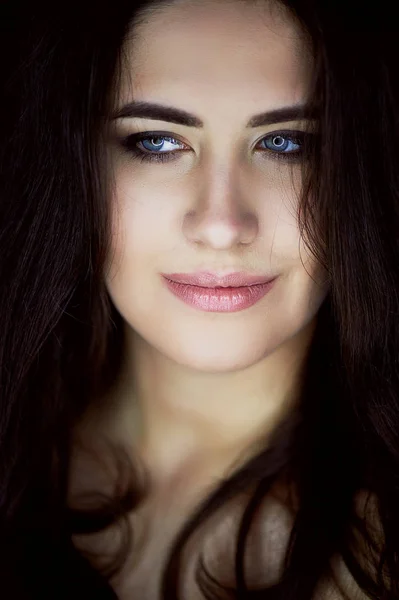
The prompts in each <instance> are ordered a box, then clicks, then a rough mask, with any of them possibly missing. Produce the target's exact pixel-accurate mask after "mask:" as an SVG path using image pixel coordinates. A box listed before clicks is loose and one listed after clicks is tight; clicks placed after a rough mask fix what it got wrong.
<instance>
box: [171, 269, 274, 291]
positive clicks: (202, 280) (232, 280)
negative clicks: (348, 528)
mask: <svg viewBox="0 0 399 600" xmlns="http://www.w3.org/2000/svg"><path fill="white" fill-rule="evenodd" d="M164 277H165V278H166V279H169V280H170V281H175V282H176V283H185V284H187V285H197V286H199V287H204V288H216V287H245V286H249V285H258V284H264V283H269V282H270V281H272V280H274V279H275V278H276V276H275V275H274V276H272V275H269V276H264V275H263V276H262V275H250V274H248V273H244V272H243V271H238V272H236V273H227V274H224V275H222V274H217V273H212V272H211V271H198V272H197V273H170V274H166V275H164Z"/></svg>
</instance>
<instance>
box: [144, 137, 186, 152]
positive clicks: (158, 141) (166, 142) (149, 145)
mask: <svg viewBox="0 0 399 600" xmlns="http://www.w3.org/2000/svg"><path fill="white" fill-rule="evenodd" d="M139 143H140V144H141V145H142V146H143V148H144V150H145V151H146V152H151V153H152V152H173V151H174V150H176V148H173V147H172V148H171V147H170V146H173V144H175V145H176V144H179V143H180V142H178V141H177V140H175V139H174V138H172V137H166V136H164V135H160V136H158V135H157V136H153V137H145V138H142V139H141V140H139ZM180 145H181V144H180Z"/></svg>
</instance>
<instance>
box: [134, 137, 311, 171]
mask: <svg viewBox="0 0 399 600" xmlns="http://www.w3.org/2000/svg"><path fill="white" fill-rule="evenodd" d="M312 135H314V134H310V133H306V132H304V131H292V130H286V131H273V132H272V133H268V134H267V135H266V136H264V137H263V138H262V139H261V140H259V142H258V144H257V145H259V144H261V143H262V142H264V141H265V140H268V139H270V138H271V139H273V138H278V137H281V138H283V139H285V140H288V141H290V142H293V143H294V144H299V145H300V147H301V148H300V150H297V151H294V152H277V151H273V150H270V149H268V148H263V149H261V150H258V151H259V152H264V153H267V154H268V155H269V158H272V159H273V160H283V161H285V162H295V161H296V162H298V161H300V160H301V156H302V154H303V148H304V146H305V144H307V142H308V141H309V140H310V138H311V136H312ZM154 138H155V139H156V138H162V139H164V140H169V141H171V142H173V143H180V144H183V142H180V140H178V139H176V138H175V137H173V135H172V134H169V133H166V132H163V131H145V132H143V133H135V134H131V135H129V136H127V137H126V138H124V139H123V140H122V146H123V147H124V148H125V149H126V151H127V152H128V153H129V154H131V155H132V156H133V158H134V159H135V160H136V159H137V160H140V162H149V163H152V162H154V163H157V162H160V163H166V162H171V161H173V160H176V159H177V155H178V154H179V153H180V152H184V151H185V149H183V150H172V151H166V152H150V151H145V150H140V149H139V148H138V147H137V144H138V143H139V142H142V141H145V140H153V139H154ZM183 145H184V144H183Z"/></svg>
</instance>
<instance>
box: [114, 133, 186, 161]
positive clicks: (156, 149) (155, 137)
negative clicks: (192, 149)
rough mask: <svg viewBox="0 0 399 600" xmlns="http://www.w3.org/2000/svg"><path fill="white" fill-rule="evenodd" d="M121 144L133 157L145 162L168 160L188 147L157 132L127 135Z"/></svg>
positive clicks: (173, 158)
mask: <svg viewBox="0 0 399 600" xmlns="http://www.w3.org/2000/svg"><path fill="white" fill-rule="evenodd" d="M122 145H123V146H124V147H125V148H126V149H127V150H128V151H129V153H131V154H133V156H134V158H138V159H139V160H141V161H147V162H159V161H160V162H168V161H171V160H175V159H176V158H177V156H176V155H177V153H178V152H181V151H183V150H188V149H189V147H188V146H186V145H185V144H183V142H180V141H179V140H177V139H176V138H174V137H172V136H168V135H165V134H161V133H157V132H149V131H147V132H145V133H137V134H133V135H129V136H128V137H127V138H125V139H124V140H123V141H122Z"/></svg>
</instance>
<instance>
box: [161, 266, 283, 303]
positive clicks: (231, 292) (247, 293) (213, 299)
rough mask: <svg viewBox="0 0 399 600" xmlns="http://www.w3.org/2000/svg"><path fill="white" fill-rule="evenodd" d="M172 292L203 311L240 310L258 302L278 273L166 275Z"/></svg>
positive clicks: (272, 283)
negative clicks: (263, 274)
mask: <svg viewBox="0 0 399 600" xmlns="http://www.w3.org/2000/svg"><path fill="white" fill-rule="evenodd" d="M163 279H164V282H165V284H166V286H167V288H168V289H169V291H170V292H172V294H173V295H174V296H175V297H177V298H178V299H179V300H181V301H182V302H184V303H185V304H187V305H189V306H191V307H193V308H195V309H197V310H200V311H204V312H224V313H226V312H228V313H231V312H238V311H241V310H245V309H248V308H250V307H251V306H253V305H254V304H257V303H258V302H259V301H260V300H261V299H262V298H263V297H264V296H265V295H266V294H267V293H268V292H269V291H270V290H271V289H272V287H273V286H274V283H275V281H276V279H277V276H274V277H272V278H270V277H268V276H259V275H249V274H245V273H241V272H240V273H230V274H228V275H224V276H220V275H217V274H214V273H206V272H201V273H194V274H191V273H190V274H188V273H186V274H170V275H163Z"/></svg>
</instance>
